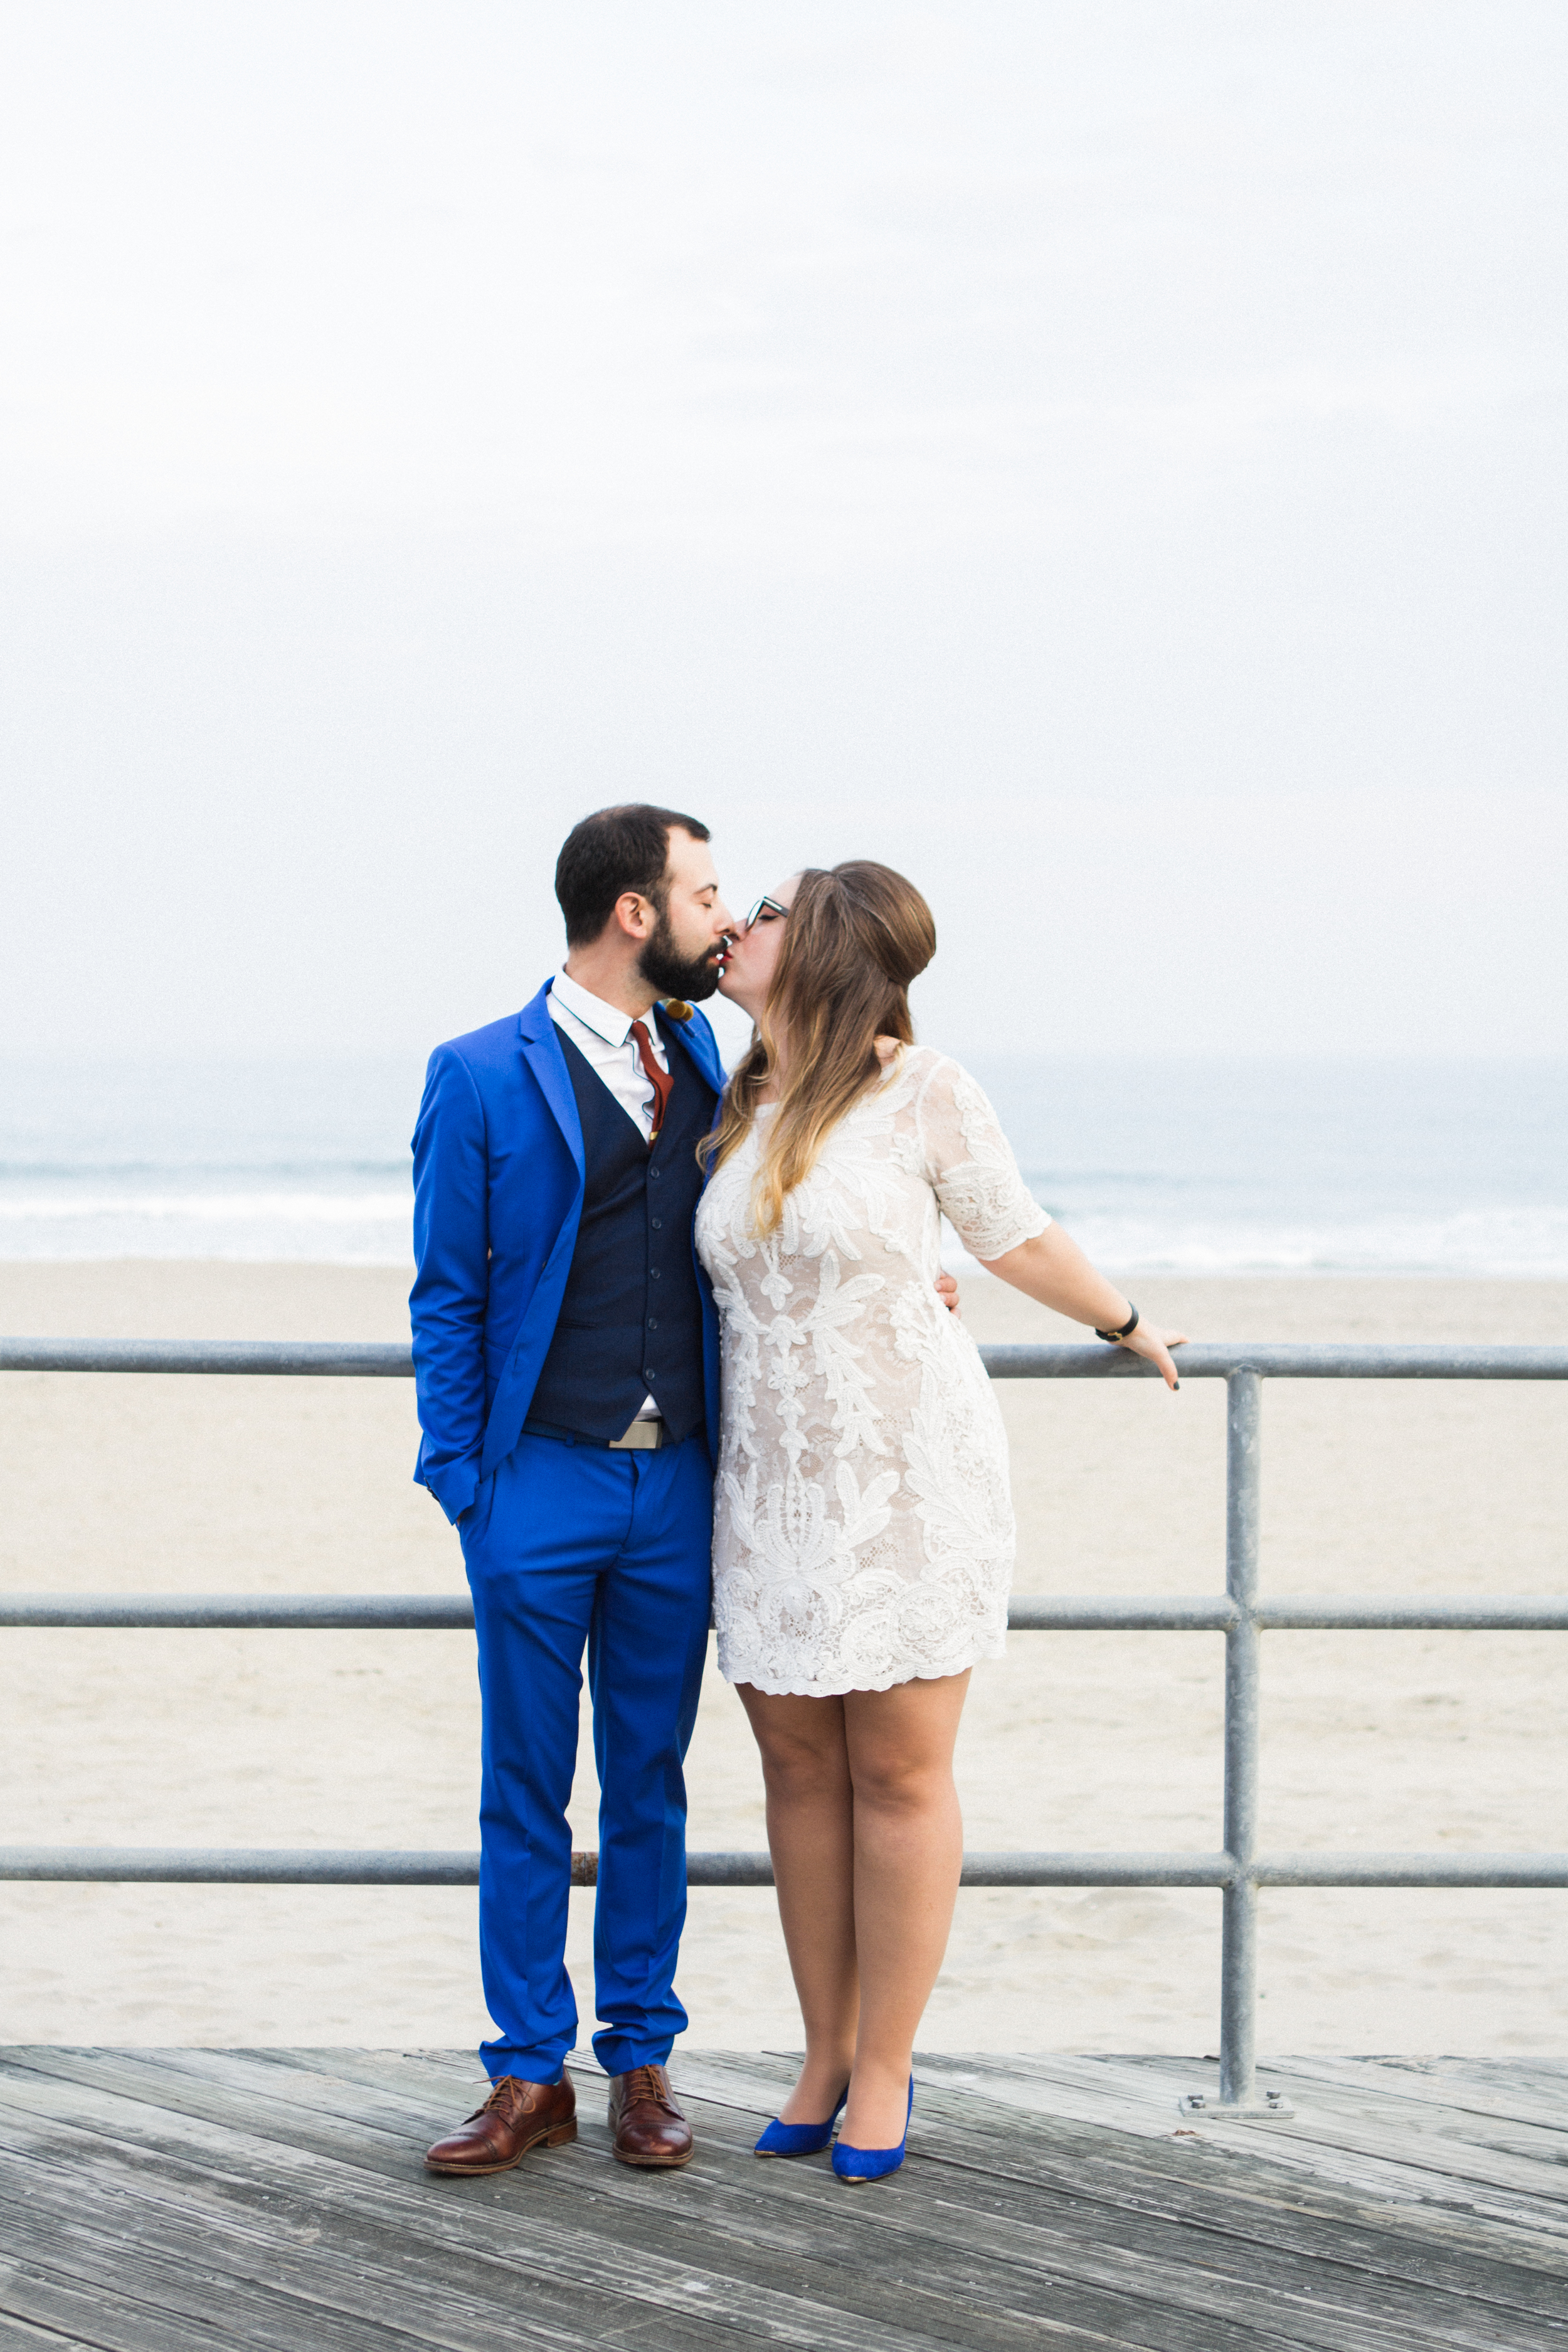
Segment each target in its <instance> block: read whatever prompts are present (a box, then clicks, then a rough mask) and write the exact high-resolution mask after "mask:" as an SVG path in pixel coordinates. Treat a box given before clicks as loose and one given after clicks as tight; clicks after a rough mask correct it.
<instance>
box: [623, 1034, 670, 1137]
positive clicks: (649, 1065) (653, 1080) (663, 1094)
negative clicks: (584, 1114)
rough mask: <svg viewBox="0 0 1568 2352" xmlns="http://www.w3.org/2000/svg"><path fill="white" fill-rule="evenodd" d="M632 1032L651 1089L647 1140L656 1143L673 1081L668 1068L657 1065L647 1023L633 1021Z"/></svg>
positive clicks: (662, 1124) (638, 1056)
mask: <svg viewBox="0 0 1568 2352" xmlns="http://www.w3.org/2000/svg"><path fill="white" fill-rule="evenodd" d="M632 1036H633V1037H635V1039H636V1040H637V1058H638V1060H639V1061H640V1062H641V1063H642V1065H643V1071H644V1073H645V1074H646V1076H647V1079H648V1083H649V1085H650V1086H651V1087H653V1133H652V1135H650V1136H649V1138H648V1140H649V1142H650V1143H657V1141H658V1139H659V1129H661V1128H662V1127H663V1126H664V1112H665V1110H666V1109H667V1108H668V1107H669V1100H670V1097H671V1096H672V1095H673V1094H674V1090H675V1082H674V1078H673V1077H671V1076H670V1074H669V1072H668V1070H661V1068H660V1067H659V1065H658V1060H657V1058H656V1056H655V1055H654V1052H653V1039H652V1038H651V1037H650V1036H649V1034H648V1024H647V1023H646V1022H645V1021H633V1022H632Z"/></svg>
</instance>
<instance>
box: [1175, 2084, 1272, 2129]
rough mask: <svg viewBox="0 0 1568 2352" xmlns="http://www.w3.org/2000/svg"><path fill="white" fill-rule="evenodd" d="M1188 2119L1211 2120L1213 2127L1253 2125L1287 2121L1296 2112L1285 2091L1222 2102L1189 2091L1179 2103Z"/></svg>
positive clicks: (1223, 2100) (1177, 2102) (1205, 2094)
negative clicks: (1214, 2124)
mask: <svg viewBox="0 0 1568 2352" xmlns="http://www.w3.org/2000/svg"><path fill="white" fill-rule="evenodd" d="M1176 2105H1177V2106H1178V2107H1179V2108H1180V2110H1181V2112H1182V2114H1183V2115H1184V2116H1207V2117H1208V2119H1209V2121H1210V2122H1211V2123H1251V2122H1254V2121H1257V2120H1258V2119H1260V2118H1261V2119H1262V2120H1263V2121H1265V2122H1269V2121H1272V2122H1274V2123H1281V2122H1284V2121H1287V2120H1288V2119H1289V2118H1290V2117H1291V2116H1293V2115H1294V2114H1295V2112H1296V2110H1295V2109H1294V2107H1293V2106H1292V2105H1291V2102H1290V2101H1289V2099H1288V2098H1287V2097H1286V2096H1285V2094H1284V2093H1283V2091H1265V2092H1264V2093H1263V2095H1262V2096H1261V2097H1257V2096H1254V2097H1252V2098H1250V2099H1222V2098H1220V2097H1219V2096H1218V2095H1215V2096H1214V2097H1212V2098H1211V2097H1210V2096H1209V2095H1208V2093H1207V2091H1189V2092H1188V2093H1187V2095H1186V2097H1185V2098H1183V2099H1178V2100H1177V2101H1176Z"/></svg>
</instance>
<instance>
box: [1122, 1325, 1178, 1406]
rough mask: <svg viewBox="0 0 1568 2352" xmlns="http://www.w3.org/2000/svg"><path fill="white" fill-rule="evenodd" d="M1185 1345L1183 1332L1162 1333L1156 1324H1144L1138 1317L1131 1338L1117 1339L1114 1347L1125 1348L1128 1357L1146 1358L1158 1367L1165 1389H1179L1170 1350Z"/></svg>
mask: <svg viewBox="0 0 1568 2352" xmlns="http://www.w3.org/2000/svg"><path fill="white" fill-rule="evenodd" d="M1116 1345H1117V1346H1118V1347H1119V1348H1125V1349H1126V1350H1127V1353H1128V1354H1129V1355H1130V1356H1146V1357H1147V1358H1148V1360H1149V1361H1150V1363H1151V1364H1157V1365H1158V1366H1159V1368H1160V1373H1161V1377H1162V1378H1163V1379H1164V1381H1165V1384H1166V1388H1168V1389H1179V1388H1180V1386H1181V1381H1179V1379H1178V1378H1177V1377H1176V1363H1175V1360H1173V1358H1172V1355H1171V1349H1173V1348H1180V1347H1184V1346H1185V1345H1186V1332H1185V1331H1162V1330H1161V1329H1160V1327H1159V1325H1158V1324H1157V1323H1146V1322H1145V1320H1144V1318H1143V1317H1142V1316H1140V1317H1139V1318H1138V1328H1137V1329H1136V1330H1135V1331H1134V1333H1133V1334H1132V1336H1131V1338H1130V1339H1118V1340H1117V1342H1116Z"/></svg>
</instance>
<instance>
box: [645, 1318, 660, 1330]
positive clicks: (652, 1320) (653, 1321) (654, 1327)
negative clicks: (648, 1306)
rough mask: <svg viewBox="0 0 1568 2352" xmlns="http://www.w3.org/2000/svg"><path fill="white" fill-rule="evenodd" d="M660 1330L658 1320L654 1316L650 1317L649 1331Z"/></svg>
mask: <svg viewBox="0 0 1568 2352" xmlns="http://www.w3.org/2000/svg"><path fill="white" fill-rule="evenodd" d="M648 1328H649V1330H650V1331H656V1330H657V1329H658V1328H659V1325H658V1321H657V1318H655V1317H654V1316H652V1315H650V1316H649V1318H648Z"/></svg>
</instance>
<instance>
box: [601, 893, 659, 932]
mask: <svg viewBox="0 0 1568 2352" xmlns="http://www.w3.org/2000/svg"><path fill="white" fill-rule="evenodd" d="M656 919H657V918H656V916H655V915H654V912H653V905H652V903H651V902H650V901H649V900H648V899H646V898H643V894H642V892H641V891H640V890H622V893H621V896H620V897H619V898H617V899H616V901H615V912H614V914H613V916H612V921H613V922H614V923H615V924H616V925H617V927H618V928H619V929H621V930H622V931H624V933H625V934H626V937H627V938H628V939H629V940H646V939H651V938H652V937H653V925H654V923H655V921H656Z"/></svg>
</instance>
